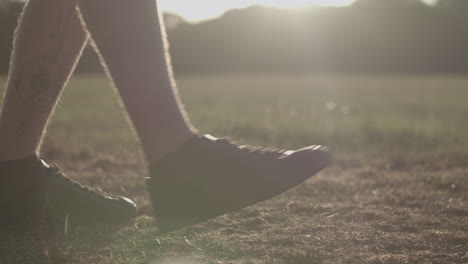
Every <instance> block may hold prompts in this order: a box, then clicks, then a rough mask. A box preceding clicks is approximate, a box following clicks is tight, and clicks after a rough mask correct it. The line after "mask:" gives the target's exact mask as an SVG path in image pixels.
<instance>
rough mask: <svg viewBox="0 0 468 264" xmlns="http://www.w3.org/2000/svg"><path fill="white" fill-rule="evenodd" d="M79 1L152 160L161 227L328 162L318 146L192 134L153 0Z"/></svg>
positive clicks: (230, 205) (263, 191)
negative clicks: (283, 146) (249, 143)
mask: <svg viewBox="0 0 468 264" xmlns="http://www.w3.org/2000/svg"><path fill="white" fill-rule="evenodd" d="M80 8H81V12H82V14H83V17H84V21H85V22H86V24H87V27H88V29H89V31H90V34H91V36H92V38H93V39H94V40H95V43H96V45H97V48H98V49H99V51H100V53H101V54H102V56H103V59H104V61H105V63H106V64H107V67H108V69H109V72H110V74H111V76H112V78H113V79H114V81H115V85H116V86H117V88H118V90H119V92H120V95H121V96H122V99H123V102H124V104H125V106H126V108H127V110H128V112H129V115H130V118H131V120H132V121H133V124H134V126H135V128H136V131H137V133H138V135H139V136H140V139H141V141H142V144H143V148H144V150H145V153H146V155H147V159H148V161H149V163H150V174H151V178H150V179H149V180H148V184H149V192H150V196H151V200H152V203H153V208H154V210H155V212H156V217H157V220H158V222H159V227H160V229H161V231H166V232H167V231H172V230H176V229H180V228H183V227H186V226H189V225H192V224H195V223H198V222H201V221H204V220H207V219H209V218H212V217H215V216H218V215H221V214H224V213H227V212H231V211H234V210H237V209H240V208H242V207H245V206H248V205H251V204H254V203H256V202H259V201H262V200H265V199H268V198H270V197H272V196H274V195H277V194H279V193H281V192H284V191H286V190H288V189H290V188H292V187H293V186H295V185H297V184H299V183H301V182H303V181H304V180H306V179H308V178H309V177H310V176H312V175H313V174H315V173H316V172H318V171H320V170H321V169H323V168H324V167H325V166H327V165H328V163H329V162H330V156H329V154H328V150H327V148H325V147H322V146H311V147H307V148H304V149H301V150H298V151H270V150H265V149H259V148H250V147H246V146H239V145H237V144H236V143H232V142H229V141H226V140H222V139H216V138H214V137H212V136H209V135H206V136H195V132H194V130H193V129H192V128H191V125H190V123H189V122H188V120H187V118H186V115H185V113H184V111H183V107H182V105H181V104H180V103H179V100H178V97H177V91H176V88H175V84H174V80H173V78H172V70H171V65H170V63H169V57H168V50H167V43H166V42H167V41H166V38H165V33H164V27H163V24H162V21H161V20H162V17H161V14H160V13H159V12H158V9H157V3H156V1H155V0H138V1H135V0H80Z"/></svg>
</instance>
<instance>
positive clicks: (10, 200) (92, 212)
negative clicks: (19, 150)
mask: <svg viewBox="0 0 468 264" xmlns="http://www.w3.org/2000/svg"><path fill="white" fill-rule="evenodd" d="M12 163H14V164H15V165H7V166H4V167H7V170H4V168H1V167H0V171H1V172H2V175H1V178H6V179H9V181H10V184H12V187H14V188H15V189H16V192H15V193H14V194H12V193H8V194H6V195H2V197H1V200H0V203H4V204H5V205H6V206H9V207H12V208H14V207H15V205H16V203H18V200H20V201H21V202H22V203H23V201H24V203H25V205H22V206H24V207H33V208H32V209H31V210H36V209H35V207H36V206H38V205H37V204H38V202H34V203H33V202H31V201H30V200H33V198H31V199H29V198H28V200H24V198H23V197H29V196H31V194H30V193H29V192H31V191H33V192H37V191H36V188H37V187H36V186H35V184H37V185H39V186H41V191H40V195H38V194H34V196H37V197H41V198H40V200H41V201H42V200H43V201H44V202H41V203H42V204H43V205H42V207H41V210H42V212H43V214H42V215H43V216H44V217H46V218H48V219H57V218H58V219H67V220H68V221H69V222H71V223H76V224H83V223H123V222H126V221H128V220H130V219H132V218H134V217H135V216H136V205H135V203H134V202H133V201H132V200H130V199H128V198H125V197H111V196H108V195H105V194H102V193H98V192H97V191H94V190H92V189H90V188H88V187H85V186H83V185H81V184H79V183H77V182H75V181H73V180H71V179H70V178H68V177H66V176H65V175H64V174H63V173H62V172H61V171H60V169H59V168H58V167H57V166H54V165H49V164H47V163H46V162H45V161H44V160H42V159H38V158H36V157H30V158H27V159H23V160H20V161H13V162H12ZM5 164H7V162H5ZM15 179H17V180H15ZM3 187H4V188H5V189H8V186H3V184H2V188H3ZM2 194H3V193H2ZM0 208H1V207H0ZM10 211H11V210H10ZM11 215H12V217H15V218H16V217H17V214H11ZM3 216H7V214H3V213H2V217H3ZM7 217H9V216H7Z"/></svg>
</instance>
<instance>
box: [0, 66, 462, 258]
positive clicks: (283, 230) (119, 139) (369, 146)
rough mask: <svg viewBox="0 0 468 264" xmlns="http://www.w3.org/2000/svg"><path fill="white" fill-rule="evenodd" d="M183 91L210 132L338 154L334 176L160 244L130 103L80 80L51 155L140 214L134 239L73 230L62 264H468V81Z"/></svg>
mask: <svg viewBox="0 0 468 264" xmlns="http://www.w3.org/2000/svg"><path fill="white" fill-rule="evenodd" d="M177 79H178V80H177V81H178V85H179V87H180V93H181V97H182V100H183V103H184V105H185V107H186V109H187V111H188V114H189V116H190V118H191V120H192V121H193V123H194V124H195V126H196V127H197V128H198V129H199V130H200V131H201V132H202V133H211V134H213V135H215V136H225V135H229V136H230V137H231V138H233V139H235V140H237V141H240V142H243V143H249V144H253V145H263V146H272V147H279V148H296V147H301V146H304V145H309V144H325V145H328V146H330V147H331V149H332V150H333V152H334V156H335V163H334V165H333V166H332V167H331V168H329V169H327V170H325V171H324V172H322V173H319V174H318V175H317V176H316V177H314V178H313V179H311V180H310V181H307V182H306V183H305V184H302V185H300V186H298V187H297V188H295V189H293V190H291V191H289V192H287V193H285V194H283V195H280V196H279V197H276V198H274V199H272V200H269V201H267V202H263V203H260V204H259V205H256V206H253V207H249V208H246V209H243V210H241V211H239V212H235V213H232V214H228V215H226V216H222V217H218V218H216V219H213V220H210V221H208V222H206V223H204V224H200V225H196V226H194V227H191V228H187V229H184V230H181V231H177V232H174V233H171V234H166V235H163V234H160V233H158V230H157V227H156V226H155V224H154V217H153V215H152V210H151V206H150V203H149V201H148V198H147V195H146V192H145V186H144V182H143V177H144V176H146V169H145V166H146V163H145V161H144V157H143V155H142V152H141V148H140V146H139V143H138V141H137V139H136V137H135V136H134V134H133V133H132V131H131V129H129V128H128V126H127V122H126V118H125V116H124V115H123V114H122V111H121V110H122V107H121V106H119V102H118V100H117V99H118V97H117V95H116V94H115V92H114V91H113V89H112V88H111V86H110V85H109V82H108V81H107V80H106V79H105V78H104V77H102V76H78V77H76V78H74V79H73V80H72V81H71V83H70V84H69V87H67V89H66V91H65V93H64V95H63V98H62V100H61V102H60V104H59V106H58V108H57V111H56V114H55V115H54V118H53V121H52V122H51V125H50V127H49V130H48V133H47V137H46V140H45V145H44V148H43V153H44V155H45V156H46V157H48V158H49V159H51V160H53V161H55V162H57V163H59V164H60V165H61V166H62V167H63V169H64V171H65V172H66V173H67V174H68V175H70V176H71V177H73V178H75V179H78V180H80V181H81V182H83V183H86V184H89V185H91V186H93V187H96V188H101V189H103V190H105V191H108V192H113V193H119V194H125V195H128V196H130V197H132V198H134V199H135V200H136V202H137V203H138V204H139V207H140V211H139V217H138V218H137V219H136V220H135V221H134V222H133V223H132V224H131V225H128V226H124V227H111V226H97V227H70V228H69V230H68V234H67V236H64V237H61V238H59V239H58V240H57V239H55V238H54V239H52V240H51V241H53V242H57V241H58V244H48V245H47V244H46V247H47V248H49V253H48V254H49V255H50V256H51V258H52V259H53V261H54V262H53V263H98V264H104V263H109V264H111V263H112V264H114V263H122V264H123V263H125V264H136V263H151V264H153V263H155V264H182V263H184V264H185V263H468V246H467V245H468V204H467V201H468V194H467V193H468V123H467V122H466V120H467V119H466V118H467V116H468V104H467V100H468V77H463V76H440V75H438V76H374V75H369V76H365V75H361V76H356V75H325V74H323V75H306V74H297V75H285V74H264V75H246V74H242V75H241V74H231V75H203V76H202V75H193V76H190V75H187V76H179V78H177ZM6 241H7V242H6V244H7V245H6V246H4V245H3V244H0V253H1V254H3V255H5V256H6V257H5V258H4V259H6V260H8V261H10V262H11V263H15V262H14V261H15V260H17V262H16V263H22V262H20V261H19V260H20V259H21V258H22V257H24V256H30V255H31V251H28V252H22V251H21V248H15V246H14V245H15V244H14V243H12V241H11V239H10V240H8V239H7V240H6ZM47 241H48V240H47ZM43 246H44V245H41V246H40V247H43ZM40 252H42V251H40ZM1 254H0V256H2V255H1ZM0 260H2V259H1V258H0ZM12 261H13V262H12ZM0 262H1V261H0ZM1 263H3V262H1ZM6 263H8V262H6ZM23 263H37V261H36V262H34V261H33V262H23Z"/></svg>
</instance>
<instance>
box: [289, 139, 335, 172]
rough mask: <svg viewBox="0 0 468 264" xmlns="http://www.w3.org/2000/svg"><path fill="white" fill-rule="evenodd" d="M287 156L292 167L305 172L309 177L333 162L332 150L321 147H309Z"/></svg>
mask: <svg viewBox="0 0 468 264" xmlns="http://www.w3.org/2000/svg"><path fill="white" fill-rule="evenodd" d="M286 154H287V158H286V160H288V162H289V164H290V165H291V166H293V167H294V168H297V169H300V170H303V171H304V173H306V174H308V175H309V176H312V175H313V174H315V173H317V172H319V171H320V170H322V169H323V168H325V167H326V166H328V165H329V164H330V163H331V161H332V156H331V153H330V149H329V148H328V147H325V146H321V145H312V146H308V147H305V148H301V149H299V150H296V151H292V152H289V153H286Z"/></svg>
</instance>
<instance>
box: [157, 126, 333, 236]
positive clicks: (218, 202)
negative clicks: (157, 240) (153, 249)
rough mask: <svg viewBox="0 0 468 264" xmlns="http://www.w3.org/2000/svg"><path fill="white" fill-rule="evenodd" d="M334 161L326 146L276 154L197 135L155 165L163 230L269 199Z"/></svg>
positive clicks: (273, 151)
mask: <svg viewBox="0 0 468 264" xmlns="http://www.w3.org/2000/svg"><path fill="white" fill-rule="evenodd" d="M330 161H331V158H330V154H329V152H328V149H327V148H326V147H323V146H310V147H306V148H303V149H300V150H297V151H275V150H269V149H263V148H253V147H249V146H241V145H238V144H236V143H233V142H230V141H228V140H226V139H217V138H215V137H212V136H210V135H205V136H197V137H195V138H193V139H191V140H189V141H188V142H186V143H185V144H184V145H182V146H181V147H179V148H178V149H177V150H176V151H174V152H173V153H171V154H169V155H168V156H166V157H165V158H163V159H161V160H159V161H158V162H156V163H155V164H153V165H152V166H151V167H150V173H151V178H148V185H149V186H148V187H149V192H150V196H151V201H152V203H153V207H154V210H155V213H156V218H157V222H158V226H159V228H160V230H161V231H162V232H170V231H173V230H177V229H181V228H184V227H187V226H190V225H193V224H196V223H199V222H202V221H205V220H208V219H210V218H213V217H216V216H219V215H222V214H225V213H228V212H232V211H235V210H238V209H241V208H243V207H246V206H248V205H252V204H255V203H257V202H260V201H263V200H266V199H268V198H271V197H273V196H275V195H278V194H280V193H282V192H284V191H286V190H288V189H290V188H292V187H294V186H296V185H297V184H299V183H301V182H303V181H305V180H307V179H308V178H310V177H311V176H312V175H314V174H315V173H317V172H319V171H320V170H322V169H323V168H325V167H326V166H327V165H328V164H329V163H330Z"/></svg>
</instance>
